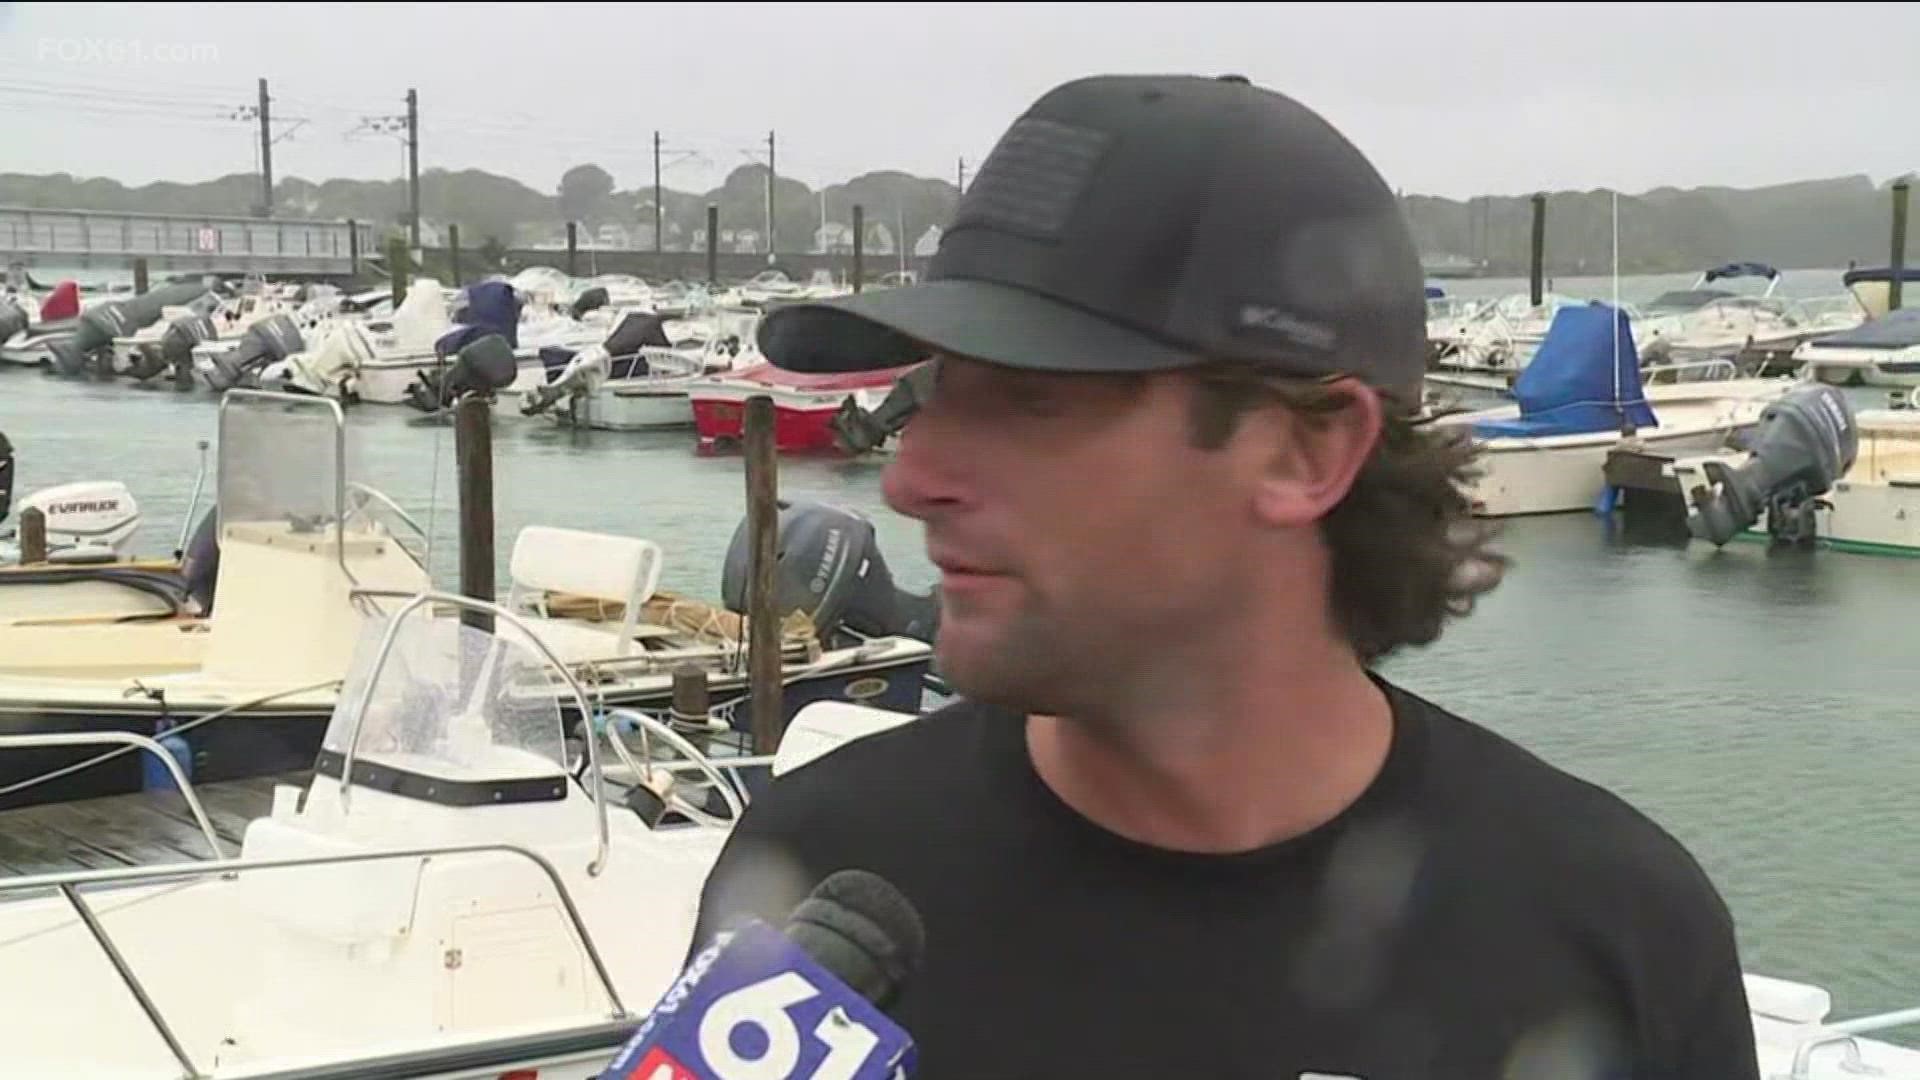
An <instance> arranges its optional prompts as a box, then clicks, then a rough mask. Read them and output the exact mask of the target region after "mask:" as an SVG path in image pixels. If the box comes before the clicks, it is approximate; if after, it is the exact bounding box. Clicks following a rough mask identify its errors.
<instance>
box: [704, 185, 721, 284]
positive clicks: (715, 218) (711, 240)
mask: <svg viewBox="0 0 1920 1080" xmlns="http://www.w3.org/2000/svg"><path fill="white" fill-rule="evenodd" d="M707 287H708V288H709V289H717V288H719V287H720V207H719V206H718V205H716V204H714V203H708V204H707Z"/></svg>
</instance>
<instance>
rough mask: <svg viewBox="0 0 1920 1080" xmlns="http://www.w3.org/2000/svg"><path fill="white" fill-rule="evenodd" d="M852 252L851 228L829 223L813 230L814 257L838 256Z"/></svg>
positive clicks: (834, 222)
mask: <svg viewBox="0 0 1920 1080" xmlns="http://www.w3.org/2000/svg"><path fill="white" fill-rule="evenodd" d="M852 250H853V226H851V225H843V224H841V223H840V222H838V221H829V222H825V223H824V224H822V225H821V226H820V227H819V228H817V229H815V230H813V251H814V254H816V255H839V254H844V253H846V252H850V251H852Z"/></svg>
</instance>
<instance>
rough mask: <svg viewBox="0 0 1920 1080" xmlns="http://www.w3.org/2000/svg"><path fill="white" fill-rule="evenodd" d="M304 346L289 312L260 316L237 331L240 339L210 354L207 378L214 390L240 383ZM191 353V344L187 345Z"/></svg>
mask: <svg viewBox="0 0 1920 1080" xmlns="http://www.w3.org/2000/svg"><path fill="white" fill-rule="evenodd" d="M304 348H306V342H305V340H304V339H302V338H301V336H300V324H298V323H296V322H294V321H293V316H291V315H274V316H271V317H269V318H265V319H261V320H260V321H259V322H257V323H254V324H253V325H252V326H249V327H248V328H247V332H246V333H244V334H242V335H240V343H239V344H238V345H235V346H234V347H233V348H231V349H229V350H227V351H226V352H224V353H222V354H220V355H219V356H217V357H215V358H214V361H213V370H212V371H211V372H209V373H208V376H207V381H208V382H209V383H210V384H212V386H213V388H214V389H215V390H217V391H226V390H230V389H232V388H233V387H235V386H244V385H247V384H249V383H250V382H252V381H253V380H254V379H256V378H257V377H258V374H259V371H260V369H261V368H264V367H266V366H267V365H268V364H277V363H279V362H280V361H282V360H285V359H286V358H287V357H289V356H292V355H293V354H294V353H297V352H299V351H300V350H302V349H304ZM188 353H189V355H191V353H192V347H191V346H189V347H188Z"/></svg>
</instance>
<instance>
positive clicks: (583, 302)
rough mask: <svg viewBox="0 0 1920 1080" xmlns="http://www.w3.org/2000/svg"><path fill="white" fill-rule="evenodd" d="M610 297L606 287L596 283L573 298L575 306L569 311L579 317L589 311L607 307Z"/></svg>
mask: <svg viewBox="0 0 1920 1080" xmlns="http://www.w3.org/2000/svg"><path fill="white" fill-rule="evenodd" d="M608 299H609V297H608V296H607V290H606V287H605V286H602V285H595V286H594V287H593V288H591V289H587V290H586V291H584V292H582V293H581V294H580V295H579V296H576V297H574V298H573V307H571V308H569V309H568V313H569V314H571V315H572V316H573V317H574V318H576V319H577V318H579V317H580V316H582V315H585V314H586V313H587V312H589V311H596V310H598V309H600V308H603V307H606V306H607V302H608Z"/></svg>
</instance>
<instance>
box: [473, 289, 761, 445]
mask: <svg viewBox="0 0 1920 1080" xmlns="http://www.w3.org/2000/svg"><path fill="white" fill-rule="evenodd" d="M758 321H759V312H757V311H752V310H747V309H724V308H723V309H716V310H714V311H712V312H711V313H709V314H708V315H706V316H703V317H700V318H697V319H675V320H668V319H664V318H662V317H661V316H660V315H658V314H654V313H651V312H637V311H636V312H628V313H627V314H626V315H625V316H624V317H623V318H622V320H621V322H620V324H619V325H618V326H617V327H615V329H614V331H613V333H612V334H611V335H609V336H608V337H607V340H606V341H605V342H602V343H601V344H599V345H594V346H589V347H587V348H585V349H581V350H578V351H575V350H570V349H555V350H549V351H547V352H543V353H542V360H543V362H545V363H546V366H547V369H548V373H547V381H546V382H545V383H543V384H541V385H540V386H538V387H535V388H534V389H533V390H530V391H526V392H524V393H521V394H520V395H519V397H520V412H521V414H522V415H526V416H533V415H539V414H545V415H546V416H548V417H549V418H551V419H552V420H553V421H554V422H555V423H557V424H561V425H563V426H568V427H579V428H590V429H596V430H603V431H650V430H660V429H666V428H685V427H692V426H694V415H693V406H692V403H691V400H690V398H689V396H688V395H689V393H690V392H691V391H692V390H694V389H695V388H696V387H697V386H698V385H700V380H701V379H702V378H703V377H706V376H711V375H717V374H721V373H725V372H728V371H731V370H733V368H734V366H735V365H736V363H738V361H739V358H740V356H741V354H742V352H743V351H745V352H746V353H747V354H748V355H755V354H754V350H753V348H752V345H751V342H752V337H753V329H754V327H755V326H756V325H757V324H758ZM512 392H513V391H512V390H509V391H505V392H503V396H504V394H507V393H512Z"/></svg>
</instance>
